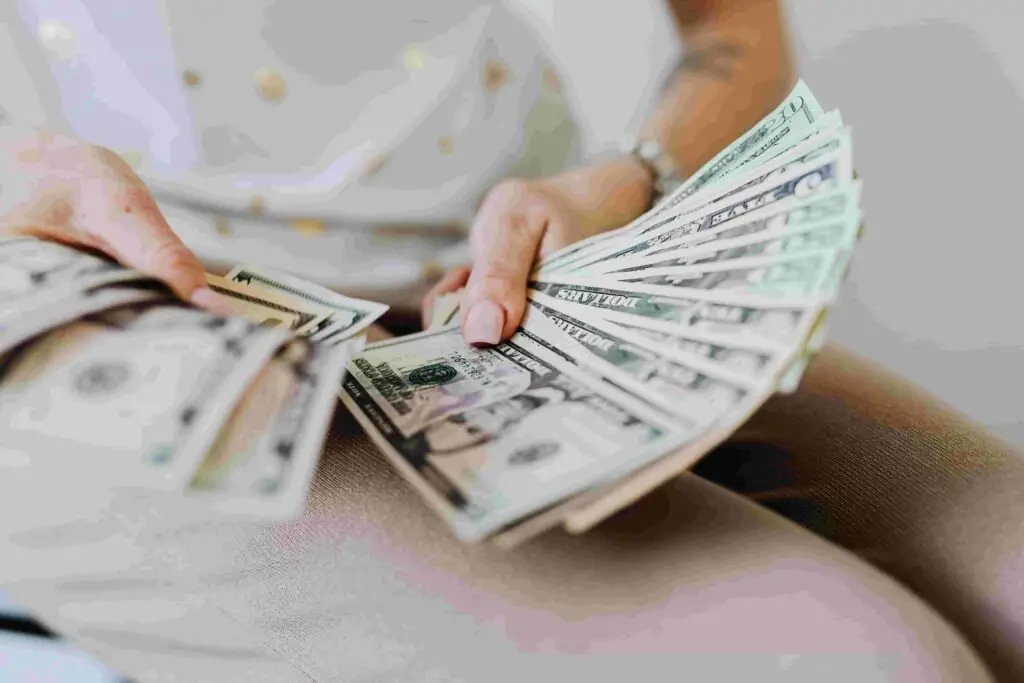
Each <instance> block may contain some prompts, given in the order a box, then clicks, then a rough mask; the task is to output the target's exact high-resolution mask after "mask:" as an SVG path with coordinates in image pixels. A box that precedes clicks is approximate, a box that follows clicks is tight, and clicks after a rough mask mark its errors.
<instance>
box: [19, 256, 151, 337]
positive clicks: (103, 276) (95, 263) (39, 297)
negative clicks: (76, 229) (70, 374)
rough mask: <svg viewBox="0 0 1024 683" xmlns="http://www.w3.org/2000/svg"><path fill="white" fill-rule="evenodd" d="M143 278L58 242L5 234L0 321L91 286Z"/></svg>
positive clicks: (140, 274) (103, 259) (131, 271)
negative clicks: (10, 236) (8, 236)
mask: <svg viewBox="0 0 1024 683" xmlns="http://www.w3.org/2000/svg"><path fill="white" fill-rule="evenodd" d="M142 279H149V276H147V275H144V274H143V273H140V272H138V271H134V270H129V269H127V268H124V267H123V266H121V265H118V264H117V263H115V262H114V261H112V260H110V259H107V258H103V257H100V256H96V255H93V254H91V253H87V252H84V251H80V250H77V249H72V248H71V247H68V246H65V245H63V244H60V243H58V242H51V241H48V240H41V239H37V238H35V237H12V238H8V239H5V240H3V241H2V242H0V321H2V320H6V319H12V318H16V317H18V316H20V315H21V312H22V311H24V310H30V309H37V308H40V307H42V306H46V305H50V304H52V303H54V302H57V301H60V300H61V299H62V298H64V297H66V296H70V295H72V294H75V293H77V292H81V291H84V290H86V289H89V288H91V287H97V286H100V285H105V284H111V283H115V282H125V281H131V280H142Z"/></svg>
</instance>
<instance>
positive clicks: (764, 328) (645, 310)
mask: <svg viewBox="0 0 1024 683" xmlns="http://www.w3.org/2000/svg"><path fill="white" fill-rule="evenodd" d="M564 280H565V281H564V282H558V283H554V282H545V283H539V282H531V283H530V284H529V286H530V289H529V290H528V292H527V294H528V296H531V297H532V296H533V293H534V292H540V293H543V294H547V295H548V296H550V297H552V298H554V299H556V300H560V301H568V302H570V303H576V304H579V305H582V306H587V307H590V308H593V309H596V310H598V311H599V312H600V314H601V317H602V318H605V319H607V320H611V321H612V322H617V323H622V324H624V325H632V326H635V327H643V328H647V329H653V330H661V331H663V332H669V333H685V334H687V335H692V334H700V335H703V336H704V338H705V339H707V338H711V337H712V336H713V338H714V339H716V340H718V341H720V342H721V343H722V344H723V345H726V346H740V347H742V348H745V349H757V350H762V351H773V352H787V351H789V350H790V349H791V348H792V346H793V345H794V344H799V343H802V342H803V340H804V339H806V336H807V334H808V332H809V331H810V330H811V328H812V327H813V325H814V323H815V321H816V320H817V318H818V316H819V315H821V314H822V312H823V310H824V304H823V302H822V300H821V299H820V298H818V297H812V298H808V299H804V300H798V299H793V298H785V299H780V298H777V297H768V296H766V297H755V296H749V295H747V296H736V295H730V294H729V293H727V292H707V291H703V290H699V289H686V290H684V289H676V288H673V287H659V288H658V289H657V290H656V292H657V293H650V292H642V291H634V289H631V288H628V287H627V286H626V285H625V284H624V283H616V284H617V287H615V288H612V287H601V286H595V285H594V284H592V283H590V282H589V281H588V280H587V279H582V278H581V279H573V278H571V277H569V276H566V277H565V278H564Z"/></svg>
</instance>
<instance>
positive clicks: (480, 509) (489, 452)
mask: <svg viewBox="0 0 1024 683" xmlns="http://www.w3.org/2000/svg"><path fill="white" fill-rule="evenodd" d="M342 401H343V402H344V403H345V404H346V405H347V406H348V407H349V408H350V409H351V410H352V412H353V414H354V415H355V416H356V418H357V419H358V420H359V422H360V424H362V425H363V427H364V428H365V429H367V431H368V432H369V433H370V435H371V436H372V437H373V438H374V440H375V441H376V442H377V443H378V444H379V445H380V447H381V449H382V450H383V451H384V452H385V453H386V454H387V455H388V456H389V458H390V459H391V460H392V462H393V463H394V464H395V465H396V466H397V467H398V468H399V470H400V471H402V473H403V474H404V475H405V476H406V477H407V478H408V479H410V481H411V482H412V483H413V484H414V485H415V486H416V488H417V489H418V490H419V491H420V492H421V493H422V494H423V495H424V497H425V498H426V500H427V501H429V502H430V504H431V505H432V506H433V507H434V508H435V509H437V510H438V511H439V512H440V513H441V515H442V516H443V517H444V518H445V519H446V520H447V521H448V522H449V524H451V526H452V527H453V529H454V531H455V533H456V534H457V535H458V536H459V537H460V538H462V539H464V540H470V541H471V540H477V539H481V538H483V537H484V536H486V535H488V534H490V533H493V532H494V531H497V530H498V529H501V528H502V527H504V526H506V525H508V524H509V523H511V522H513V521H515V520H518V519H520V518H522V517H525V516H527V515H530V514H531V513H534V512H538V511H540V510H543V509H544V508H546V507H547V506H549V505H551V504H553V503H555V502H557V501H559V500H561V499H563V498H566V497H569V496H572V495H574V494H576V493H579V492H581V491H583V490H586V489H588V488H590V487H591V486H594V485H595V484H598V483H602V482H604V481H606V480H608V479H610V478H615V477H618V476H622V475H624V474H625V473H627V472H629V471H631V470H633V469H635V468H638V467H641V466H642V465H643V464H645V463H646V462H648V461H650V460H651V459H653V458H657V457H658V456H659V455H660V454H662V453H664V452H665V450H666V449H671V448H673V447H675V446H677V445H678V444H681V443H683V442H684V441H686V440H687V439H688V438H690V436H691V435H690V434H688V433H686V432H685V430H681V429H680V427H679V426H678V425H677V423H676V421H674V420H672V419H670V418H669V416H668V415H665V414H664V413H662V412H660V411H657V410H654V409H652V406H651V405H650V404H647V403H644V402H643V401H641V400H638V399H637V398H636V397H634V396H631V395H630V394H628V393H626V392H624V391H622V390H621V389H618V388H616V387H615V385H614V384H613V383H611V382H609V381H608V380H607V379H605V378H602V377H598V376H595V375H592V374H590V373H585V372H581V371H580V370H579V369H578V368H576V367H574V366H573V365H572V364H570V363H567V362H565V360H564V359H562V358H561V357H560V356H559V355H558V354H556V353H553V352H551V350H550V349H546V348H544V347H542V346H540V345H538V344H537V343H536V342H534V341H533V340H531V339H529V338H527V337H526V336H525V335H524V334H523V333H518V334H516V335H515V336H513V338H512V339H511V340H509V341H508V342H506V343H504V344H501V345H499V346H497V347H494V348H492V349H486V350H480V349H474V348H472V347H469V346H467V345H466V344H465V342H464V341H463V339H462V335H461V333H460V332H459V331H458V330H457V329H449V330H441V331H437V332H427V333H424V334H421V335H413V336H410V337H404V338H401V339H396V340H391V341H387V342H382V343H380V344H375V345H373V346H370V347H368V348H367V349H366V350H365V351H364V352H363V354H361V355H360V356H359V357H358V358H356V359H354V360H353V361H352V363H350V365H349V374H348V377H347V378H346V379H345V381H344V384H343V392H342Z"/></svg>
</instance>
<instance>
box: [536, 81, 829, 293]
mask: <svg viewBox="0 0 1024 683" xmlns="http://www.w3.org/2000/svg"><path fill="white" fill-rule="evenodd" d="M823 114H824V110H823V109H822V108H821V105H819V104H818V102H817V100H816V99H815V98H814V95H813V94H812V93H811V91H810V89H809V88H808V87H807V85H806V84H805V83H804V82H803V81H800V82H798V83H797V85H796V86H795V87H794V88H793V91H792V92H791V93H790V94H789V95H788V96H787V97H786V99H785V100H783V101H782V103H781V104H779V106H778V107H776V108H775V109H774V110H773V111H772V112H771V113H769V114H768V115H767V116H765V117H764V118H763V119H761V120H760V121H759V122H758V123H756V124H755V125H754V126H753V127H751V129H750V130H748V131H747V132H746V133H745V134H743V135H742V136H741V137H740V138H739V139H737V140H736V141H735V142H733V143H732V144H731V145H729V146H728V147H726V148H725V149H724V150H722V151H721V152H719V153H718V154H717V155H716V156H715V157H714V158H713V159H711V161H709V162H708V163H707V164H705V165H704V166H703V167H701V168H700V169H699V170H698V171H697V172H696V173H694V174H693V175H692V176H690V178H688V179H687V180H686V181H685V182H684V183H683V184H682V185H680V186H679V187H678V188H676V190H675V191H674V192H672V193H671V194H670V195H669V196H667V197H665V198H664V199H662V201H661V202H660V203H659V204H658V206H656V207H655V208H653V209H652V210H651V211H648V212H647V213H646V214H644V215H643V216H641V217H639V218H638V219H636V220H634V221H633V222H631V223H630V224H629V225H627V226H624V227H623V228H620V229H618V230H616V231H614V232H609V233H603V234H601V235H595V236H594V237H591V238H589V239H587V240H584V241H582V242H577V243H576V244H573V245H569V246H568V247H565V248H564V249H561V250H559V251H557V252H555V253H554V254H552V255H551V256H549V257H548V258H547V259H545V260H544V262H543V263H541V264H540V265H539V268H538V271H540V272H545V273H554V272H558V271H560V270H562V269H563V268H565V267H567V266H568V265H569V264H571V263H572V262H574V261H576V260H578V259H579V258H581V257H582V256H584V255H586V254H588V253H589V252H590V251H591V250H592V249H594V248H595V247H597V246H599V245H601V244H602V243H604V242H606V241H608V240H610V239H614V238H620V237H622V236H624V235H630V234H632V233H633V232H637V231H640V230H644V229H647V228H648V227H649V226H650V225H651V224H652V223H655V222H657V220H658V219H659V218H660V217H661V216H663V215H664V214H666V213H669V212H673V211H674V210H676V208H677V207H678V206H679V205H680V204H683V203H684V202H686V200H687V199H689V198H690V197H691V196H693V195H694V194H696V193H698V192H699V191H701V190H702V189H704V188H706V187H707V186H709V185H711V184H713V183H714V182H715V181H716V180H720V179H722V178H723V177H726V176H727V175H729V172H730V171H731V170H733V169H735V168H738V167H740V166H742V165H745V164H747V163H756V162H757V161H758V160H766V159H768V158H770V157H771V156H773V154H772V151H773V150H782V149H786V148H788V147H789V146H792V145H794V144H796V143H797V142H799V141H800V140H803V139H804V138H806V137H807V136H808V135H810V134H811V133H812V132H814V131H815V130H817V129H818V128H819V127H820V123H819V121H820V119H821V118H822V116H823ZM827 123H828V124H829V125H834V124H835V123H841V121H837V120H835V119H831V120H829V121H828V122H827ZM540 269H543V270H542V271H541V270H540Z"/></svg>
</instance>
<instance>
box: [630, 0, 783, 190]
mask: <svg viewBox="0 0 1024 683" xmlns="http://www.w3.org/2000/svg"><path fill="white" fill-rule="evenodd" d="M668 3H669V6H670V8H671V10H672V14H673V17H674V19H675V23H676V28H677V30H678V33H679V36H680V38H681V40H682V42H683V47H684V54H683V57H682V59H681V61H680V62H679V64H678V65H677V66H676V68H675V69H674V71H673V72H672V74H671V75H670V77H669V79H668V82H667V83H666V87H665V90H664V92H663V95H662V97H661V99H660V101H659V102H658V104H657V106H656V107H655V108H654V111H653V112H652V113H651V115H650V116H649V117H648V119H647V122H646V124H645V125H644V127H643V130H642V132H641V138H643V139H653V140H656V141H658V142H659V143H660V144H661V147H662V149H664V150H665V151H666V152H668V153H669V154H670V155H671V156H672V157H673V158H674V159H675V161H676V164H677V165H678V167H679V168H680V169H681V171H682V172H683V173H684V174H687V175H688V174H690V173H693V172H694V171H696V170H697V169H699V168H700V167H701V166H702V165H703V164H704V163H705V162H707V161H709V160H710V159H711V158H712V157H714V156H715V154H717V153H718V152H719V151H721V150H722V149H724V148H725V147H726V146H728V145H729V143H731V142H732V141H733V140H735V139H736V138H737V137H739V136H740V135H741V134H743V133H744V132H745V131H746V130H748V129H749V128H750V127H751V126H752V125H754V124H755V123H756V122H757V121H759V120H760V119H761V118H762V117H763V116H765V115H766V114H767V113H768V112H770V111H771V110H772V109H773V108H774V107H775V106H776V105H778V103H779V102H780V101H782V98H784V97H785V96H786V94H787V93H789V91H790V90H791V89H792V88H793V86H794V85H795V84H796V69H795V67H794V64H793V62H794V59H793V55H792V49H791V47H790V44H789V37H788V35H787V33H788V32H787V30H786V27H785V22H784V16H783V8H782V7H781V2H780V0H668Z"/></svg>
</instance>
